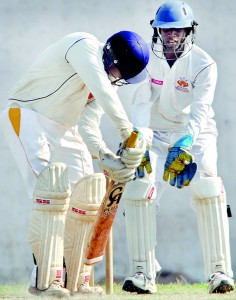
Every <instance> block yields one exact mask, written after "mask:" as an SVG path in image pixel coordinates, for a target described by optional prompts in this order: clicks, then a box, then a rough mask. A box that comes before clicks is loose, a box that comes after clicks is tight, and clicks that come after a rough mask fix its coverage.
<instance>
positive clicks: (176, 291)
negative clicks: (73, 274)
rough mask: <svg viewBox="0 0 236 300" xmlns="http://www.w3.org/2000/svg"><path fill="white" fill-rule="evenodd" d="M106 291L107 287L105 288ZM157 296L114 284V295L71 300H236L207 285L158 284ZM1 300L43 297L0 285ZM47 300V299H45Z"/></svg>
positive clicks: (23, 288)
mask: <svg viewBox="0 0 236 300" xmlns="http://www.w3.org/2000/svg"><path fill="white" fill-rule="evenodd" d="M103 288H104V290H106V287H105V286H103ZM157 289H158V290H157V294H155V295H137V294H130V293H126V292H124V291H122V286H121V284H114V286H113V294H112V295H105V296H100V297H94V296H93V297H89V296H81V295H75V296H72V297H71V299H74V300H79V299H92V300H98V299H99V300H101V299H107V300H108V299H109V300H110V299H111V300H112V299H114V300H118V299H124V300H141V299H145V300H151V299H153V300H154V299H155V300H208V299H209V300H218V299H219V300H226V299H231V300H236V291H235V290H234V291H233V292H231V293H227V294H209V293H208V286H207V284H181V283H172V284H158V285H157ZM0 298H1V299H41V297H33V296H32V295H31V294H29V293H28V286H25V285H0ZM43 299H45V298H43Z"/></svg>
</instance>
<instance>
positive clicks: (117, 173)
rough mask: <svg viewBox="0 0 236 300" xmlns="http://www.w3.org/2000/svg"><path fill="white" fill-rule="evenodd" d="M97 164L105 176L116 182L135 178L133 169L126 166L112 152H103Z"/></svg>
mask: <svg viewBox="0 0 236 300" xmlns="http://www.w3.org/2000/svg"><path fill="white" fill-rule="evenodd" d="M98 166H99V168H100V170H101V171H102V173H103V174H104V175H105V176H106V177H109V178H110V179H111V180H114V181H116V182H120V183H122V182H127V181H130V180H133V179H134V178H135V169H134V168H133V169H132V168H127V167H126V166H125V164H124V163H123V162H122V161H121V158H120V157H119V156H116V155H114V154H113V153H107V154H104V155H103V158H102V159H101V160H100V161H99V162H98Z"/></svg>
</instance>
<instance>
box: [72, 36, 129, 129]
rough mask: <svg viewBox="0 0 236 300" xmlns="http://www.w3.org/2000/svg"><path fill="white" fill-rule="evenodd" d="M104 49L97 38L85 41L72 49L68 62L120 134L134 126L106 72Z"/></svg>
mask: <svg viewBox="0 0 236 300" xmlns="http://www.w3.org/2000/svg"><path fill="white" fill-rule="evenodd" d="M102 47H103V46H102V45H101V44H100V43H99V42H98V41H97V40H96V39H95V38H94V39H84V40H82V41H81V42H79V43H76V44H75V45H74V46H73V47H71V48H70V50H69V51H68V53H67V60H68V62H69V63H70V64H71V66H72V68H73V69H74V70H75V71H76V72H77V74H78V75H79V76H80V77H81V79H82V81H83V82H84V83H85V85H86V87H87V88H88V89H89V91H90V92H91V93H92V94H93V96H94V98H95V99H96V101H97V103H98V104H99V106H101V108H102V110H103V111H104V112H105V113H106V114H107V115H108V117H109V118H110V119H111V120H112V122H113V123H114V125H115V127H116V128H117V130H118V133H119V134H120V132H121V131H122V130H123V129H127V128H132V124H131V122H130V121H129V119H128V117H127V114H126V112H125V110H124V108H123V106H122V104H121V101H120V99H119V96H118V94H117V92H116V90H115V89H114V88H113V86H112V85H111V82H110V80H109V79H108V76H107V73H106V72H105V70H104V65H103V62H102V58H101V52H102Z"/></svg>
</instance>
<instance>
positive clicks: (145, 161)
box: [137, 149, 152, 178]
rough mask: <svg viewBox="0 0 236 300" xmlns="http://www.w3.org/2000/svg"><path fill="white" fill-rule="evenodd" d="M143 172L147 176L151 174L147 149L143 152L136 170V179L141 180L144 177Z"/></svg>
mask: <svg viewBox="0 0 236 300" xmlns="http://www.w3.org/2000/svg"><path fill="white" fill-rule="evenodd" d="M145 171H146V172H147V173H148V174H150V173H152V166H151V160H150V154H149V150H148V149H147V150H146V151H145V153H144V156H143V158H142V161H141V164H140V165H139V166H138V168H137V173H138V177H139V178H143V177H144V176H145Z"/></svg>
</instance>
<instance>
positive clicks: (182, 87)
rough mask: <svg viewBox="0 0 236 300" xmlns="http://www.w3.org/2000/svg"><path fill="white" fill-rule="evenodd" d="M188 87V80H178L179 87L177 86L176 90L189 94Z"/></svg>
mask: <svg viewBox="0 0 236 300" xmlns="http://www.w3.org/2000/svg"><path fill="white" fill-rule="evenodd" d="M188 86H189V84H188V79H186V78H184V77H183V78H180V79H179V80H177V85H176V86H175V88H176V90H178V91H181V92H183V93H189V89H188Z"/></svg>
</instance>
